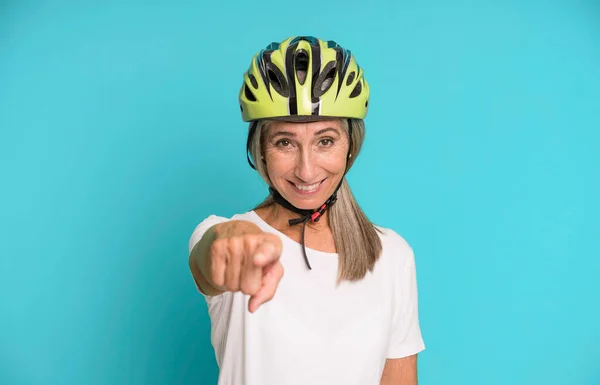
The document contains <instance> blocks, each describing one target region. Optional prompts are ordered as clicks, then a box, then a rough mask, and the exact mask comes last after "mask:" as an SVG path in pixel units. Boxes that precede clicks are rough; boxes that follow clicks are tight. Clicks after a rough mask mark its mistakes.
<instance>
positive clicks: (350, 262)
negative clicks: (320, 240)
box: [249, 119, 382, 283]
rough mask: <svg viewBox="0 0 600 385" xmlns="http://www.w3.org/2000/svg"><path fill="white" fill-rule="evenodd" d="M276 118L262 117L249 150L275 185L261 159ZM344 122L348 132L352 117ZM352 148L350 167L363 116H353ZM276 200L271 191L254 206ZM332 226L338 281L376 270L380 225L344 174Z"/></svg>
mask: <svg viewBox="0 0 600 385" xmlns="http://www.w3.org/2000/svg"><path fill="white" fill-rule="evenodd" d="M271 122H272V121H270V120H260V121H259V122H258V123H257V126H256V131H255V132H254V135H253V137H252V138H251V141H250V144H249V152H250V155H251V157H252V160H253V162H254V165H255V167H256V170H257V171H258V173H259V174H260V176H261V177H262V178H263V180H264V181H265V182H266V183H267V184H268V185H270V186H272V184H271V181H270V179H269V176H268V174H267V169H266V166H265V163H264V162H263V161H261V159H262V154H263V149H264V140H265V137H266V134H267V132H268V128H269V125H270V124H271ZM339 122H340V125H341V126H342V128H343V129H344V130H345V132H346V133H348V131H349V130H348V119H339ZM350 124H352V148H351V149H350V154H352V156H351V157H350V159H348V163H347V166H346V167H347V169H346V171H347V170H349V169H350V167H352V164H353V163H354V161H355V160H356V158H357V157H358V154H359V153H360V149H361V147H362V144H363V141H364V137H365V124H364V121H363V120H361V119H351V120H350ZM273 204H275V201H274V200H273V198H272V196H271V195H269V196H268V197H267V198H266V199H265V200H264V201H263V202H262V203H260V204H259V205H258V206H256V207H255V208H254V210H256V209H259V208H263V207H267V206H270V205H273ZM328 210H329V211H328V213H329V214H328V221H329V227H330V228H331V231H332V233H333V239H334V242H335V247H336V251H337V254H338V257H339V270H338V283H340V282H341V281H357V280H360V279H362V278H363V277H364V276H365V275H366V274H367V272H368V271H372V270H373V267H374V266H375V262H376V261H377V259H378V258H379V256H380V254H381V249H382V246H381V239H380V238H379V235H378V234H377V233H378V229H377V227H376V226H375V225H374V224H373V223H372V222H371V221H370V220H369V219H368V218H367V216H366V215H365V213H364V212H363V211H362V209H361V208H360V206H359V205H358V203H357V201H356V199H355V198H354V195H352V191H351V190H350V186H349V185H348V182H347V181H346V178H345V177H344V180H343V182H342V185H341V187H340V189H339V190H338V193H337V201H336V202H335V204H333V205H332V206H331V207H330V208H329V209H328Z"/></svg>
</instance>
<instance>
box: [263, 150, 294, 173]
mask: <svg viewBox="0 0 600 385" xmlns="http://www.w3.org/2000/svg"><path fill="white" fill-rule="evenodd" d="M265 162H266V163H267V164H266V166H267V167H266V168H267V174H268V175H269V178H271V179H274V178H277V177H280V176H283V175H285V174H287V173H288V172H289V171H290V170H293V168H294V158H293V156H291V155H290V154H281V153H279V152H276V151H266V152H265Z"/></svg>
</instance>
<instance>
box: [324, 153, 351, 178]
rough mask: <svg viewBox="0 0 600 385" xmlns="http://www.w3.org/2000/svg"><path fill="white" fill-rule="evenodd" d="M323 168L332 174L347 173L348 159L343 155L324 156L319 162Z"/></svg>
mask: <svg viewBox="0 0 600 385" xmlns="http://www.w3.org/2000/svg"><path fill="white" fill-rule="evenodd" d="M319 164H320V165H321V167H323V168H324V169H325V170H327V171H329V172H330V173H332V174H338V173H343V172H344V171H346V157H345V155H343V154H336V155H335V156H332V154H329V155H326V156H323V157H322V158H321V160H320V162H319Z"/></svg>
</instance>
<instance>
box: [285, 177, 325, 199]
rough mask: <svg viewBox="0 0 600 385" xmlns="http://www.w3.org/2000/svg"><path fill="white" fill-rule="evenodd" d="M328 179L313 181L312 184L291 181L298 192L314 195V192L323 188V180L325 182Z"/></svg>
mask: <svg viewBox="0 0 600 385" xmlns="http://www.w3.org/2000/svg"><path fill="white" fill-rule="evenodd" d="M326 179H327V178H325V179H323V180H322V181H320V182H317V183H312V184H296V183H293V182H290V184H291V185H292V187H293V188H294V191H295V192H296V193H297V194H299V195H304V196H306V195H313V194H316V193H317V192H319V190H320V189H321V186H323V182H325V180H326ZM288 182H289V181H288Z"/></svg>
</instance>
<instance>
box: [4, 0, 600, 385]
mask: <svg viewBox="0 0 600 385" xmlns="http://www.w3.org/2000/svg"><path fill="white" fill-rule="evenodd" d="M101 3H104V4H101ZM450 3H451V2H448V1H442V0H439V1H426V2H419V4H417V3H416V2H412V1H410V2H409V1H387V2H384V1H375V0H374V1H369V2H363V1H355V2H346V1H343V0H338V1H333V0H329V1H320V2H318V3H316V2H315V3H307V4H304V3H303V4H300V3H298V4H294V5H285V4H286V3H282V2H280V1H263V2H261V3H260V4H254V3H251V2H250V3H249V2H231V1H230V2H226V1H222V2H212V3H211V4H206V2H202V1H188V2H185V1H169V2H167V1H162V2H134V1H130V0H121V1H118V2H117V1H112V2H91V1H89V2H83V1H79V2H59V1H54V2H51V3H50V2H47V3H44V2H41V1H37V2H35V1H31V2H21V1H19V2H17V1H5V2H4V3H3V4H2V5H1V6H0V10H1V11H0V129H1V136H0V160H1V162H0V167H1V170H0V171H1V179H0V180H1V184H2V188H1V189H0V202H1V205H2V207H1V211H0V216H1V218H2V220H1V221H0V236H1V237H2V239H1V242H0V255H1V259H0V273H1V279H0V290H1V293H2V294H1V298H0V384H3V385H5V384H6V385H9V384H10V385H17V384H19V385H20V384H28V385H29V384H32V385H33V384H57V385H58V384H60V385H66V384H107V385H108V384H110V385H121V384H123V385H125V384H128V385H129V384H144V385H159V384H185V385H187V384H189V385H192V384H215V383H216V378H217V367H216V364H215V359H214V354H213V351H212V347H211V345H210V334H209V333H210V330H209V319H208V316H207V310H206V305H205V303H204V301H203V299H202V298H201V297H200V296H199V295H198V294H197V293H196V291H195V289H194V286H193V283H192V281H191V278H190V275H189V272H188V267H187V242H188V239H189V236H190V234H191V232H192V230H193V228H194V227H195V226H196V224H197V223H198V222H199V221H201V220H202V219H203V218H204V217H206V216H207V215H209V214H212V213H216V214H219V215H225V216H227V215H232V214H233V213H236V212H240V211H244V210H247V209H249V208H250V207H251V206H252V205H254V204H256V203H258V202H259V201H260V200H261V199H262V198H263V197H264V196H265V195H266V193H267V190H266V188H265V186H264V185H263V183H262V181H261V180H260V178H259V177H258V176H257V175H256V174H255V172H254V171H253V170H251V169H250V167H249V166H248V164H247V163H246V158H245V153H244V146H245V135H246V129H247V126H246V125H245V124H244V123H243V122H242V121H241V118H240V112H239V106H238V103H237V93H238V90H239V87H240V85H241V81H242V72H243V71H245V70H246V68H247V66H248V64H249V63H250V59H251V57H252V55H253V54H254V53H255V52H256V51H258V50H260V49H261V48H263V47H264V46H265V45H267V44H268V43H270V42H271V41H280V40H282V39H284V38H286V37H288V36H290V35H297V34H310V35H315V36H319V37H322V38H325V39H333V40H336V41H338V43H340V44H342V45H343V46H346V47H347V48H350V49H351V50H352V51H353V52H354V53H355V54H356V55H357V59H358V62H359V64H360V65H361V66H362V67H363V68H364V69H365V70H366V76H367V79H368V81H369V82H370V84H371V87H372V98H371V101H370V111H369V116H368V117H367V120H366V122H367V129H368V135H367V142H366V144H365V148H364V152H363V153H362V154H361V156H360V157H359V159H358V163H357V164H356V167H355V168H353V169H352V171H351V172H350V174H349V180H350V183H351V186H352V187H353V189H354V192H355V194H356V196H357V199H358V200H359V203H360V204H361V205H362V206H363V208H364V209H365V210H366V212H367V214H368V215H369V216H370V218H371V219H372V220H373V221H375V222H376V223H378V224H381V225H383V226H387V227H392V228H394V229H395V230H396V231H398V232H399V233H401V234H402V235H403V236H404V237H405V238H406V239H407V240H408V241H409V242H410V243H411V245H412V246H413V247H414V249H415V252H416V258H417V269H418V279H419V293H420V310H421V312H420V314H421V326H422V330H423V335H424V338H425V341H426V344H427V350H426V351H425V352H423V353H422V354H421V357H420V361H419V362H420V364H419V372H420V383H421V384H423V385H455V384H460V385H482V384H485V385H504V384H511V385H525V384H527V385H530V384H544V385H565V384H568V385H597V384H600V365H599V364H598V363H599V362H600V344H599V342H600V305H599V302H600V283H599V281H600V279H599V277H600V258H599V257H600V246H599V241H598V239H599V235H600V225H599V222H598V218H599V216H600V204H599V201H600V199H599V197H600V171H599V168H600V155H599V154H598V143H599V141H600V134H599V131H600V44H599V43H598V42H599V41H600V22H599V20H600V3H598V2H597V1H596V2H595V1H592V0H588V1H567V0H565V1H543V2H542V1H539V2H538V1H527V2H525V1H516V0H515V1H479V2H476V1H461V2H454V4H450ZM525 3H526V4H525Z"/></svg>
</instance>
